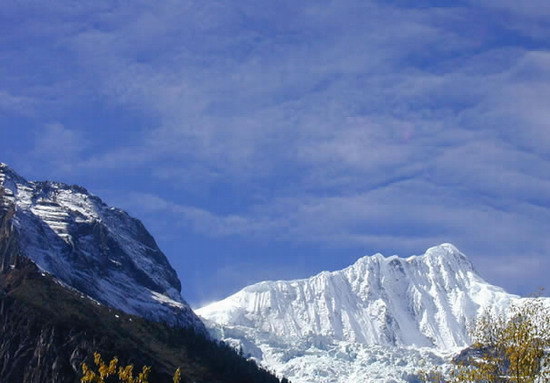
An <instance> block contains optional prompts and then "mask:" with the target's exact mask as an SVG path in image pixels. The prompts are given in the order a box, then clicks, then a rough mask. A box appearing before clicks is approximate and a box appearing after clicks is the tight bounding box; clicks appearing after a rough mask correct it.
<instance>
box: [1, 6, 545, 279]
mask: <svg viewBox="0 0 550 383" xmlns="http://www.w3.org/2000/svg"><path fill="white" fill-rule="evenodd" d="M545 4H546V3H545V1H544V0H541V1H533V2H529V3H526V2H522V3H520V2H517V1H507V0H502V1H500V0H499V1H493V0H483V1H475V2H474V1H471V2H460V3H456V4H454V6H452V7H443V6H441V4H437V3H436V2H434V4H433V5H432V6H428V5H426V4H424V5H423V6H419V5H418V4H413V3H410V4H404V3H403V2H381V1H354V0H344V1H321V2H303V3H300V2H298V3H297V2H291V1H282V2H281V1H280V2H277V3H276V4H275V3H273V4H272V3H269V2H262V1H260V2H258V1H244V2H242V1H241V2H238V3H235V2H229V1H218V2H215V3H207V2H193V1H168V2H163V3H162V4H155V6H151V5H149V4H148V3H146V2H136V3H134V4H133V5H132V6H131V7H130V6H128V7H122V6H109V7H107V6H101V5H97V4H91V5H84V4H83V3H79V4H78V5H75V4H73V2H59V3H57V5H56V6H51V7H48V9H47V10H45V9H43V8H41V11H44V12H46V13H47V15H48V17H47V19H48V22H40V23H37V22H30V23H29V25H28V27H23V26H21V27H19V26H13V30H14V33H15V35H16V36H19V39H20V41H21V42H24V43H25V44H23V45H25V46H28V47H32V49H30V48H29V50H28V51H25V52H24V53H23V54H20V55H18V56H16V58H12V56H13V54H12V51H11V50H7V51H0V58H2V59H3V60H0V62H2V63H3V65H4V67H6V68H7V69H6V70H7V72H8V73H17V74H18V76H19V77H17V76H11V77H10V78H12V79H15V80H11V81H8V82H6V88H5V90H3V93H0V106H2V105H5V106H6V107H10V108H18V107H20V106H21V102H22V100H26V99H27V98H28V99H33V100H38V101H37V103H36V104H35V108H36V112H35V115H36V116H40V117H41V118H44V119H45V120H44V121H59V124H55V125H49V126H47V127H45V128H43V125H44V121H41V122H40V123H39V124H38V123H37V124H38V125H39V126H41V128H40V129H38V130H37V131H38V132H39V134H37V135H36V136H35V143H34V145H35V146H34V147H33V148H29V152H30V153H32V155H31V157H30V158H33V159H36V158H41V159H43V160H44V161H45V162H46V163H49V164H53V165H55V166H56V167H58V168H59V169H60V171H65V172H73V174H74V172H75V171H76V170H80V171H82V172H105V173H108V174H111V173H113V174H115V173H116V174H118V175H119V176H124V175H123V174H122V173H125V172H127V171H129V170H135V171H136V172H139V173H140V174H141V175H142V177H143V178H144V179H143V182H141V183H137V182H134V183H132V184H131V185H132V187H134V188H136V189H137V190H129V188H130V187H128V188H124V189H123V190H121V191H120V192H119V193H120V194H121V195H124V198H120V201H121V203H122V205H124V206H126V207H128V208H130V209H134V211H136V212H139V214H145V215H151V214H153V213H159V214H160V213H162V214H163V215H164V214H167V215H170V216H171V217H172V218H173V219H174V220H175V222H177V223H178V226H177V227H178V229H177V230H180V231H186V232H187V231H191V232H194V233H200V235H203V236H207V237H211V238H216V239H219V238H228V237H231V238H240V239H242V241H243V243H247V242H246V241H247V240H248V239H250V238H254V239H255V240H257V241H264V242H267V241H279V242H286V243H295V242H300V243H309V244H316V246H317V248H318V247H322V246H334V247H339V248H344V247H345V246H346V244H351V243H353V244H355V247H354V249H358V248H361V249H365V251H376V250H378V249H386V250H387V251H390V252H398V253H401V254H403V255H406V254H408V253H411V252H419V251H421V250H422V249H423V248H424V247H428V246H431V245H433V244H434V243H436V242H444V241H454V242H457V244H458V245H459V246H460V245H462V246H463V247H465V250H467V251H470V252H471V253H474V254H479V256H480V259H483V260H484V259H485V258H483V256H484V255H487V258H486V259H490V256H493V255H498V256H501V257H505V258H506V257H512V256H515V255H516V254H523V257H524V258H529V259H531V260H533V259H535V260H538V259H540V257H541V256H540V254H544V253H548V252H549V251H550V244H549V243H548V242H547V241H546V240H545V234H544V233H545V232H547V231H548V229H549V227H548V224H547V222H549V219H548V218H549V216H550V211H549V207H550V201H549V199H548V198H549V197H548V196H549V195H550V193H549V192H550V179H549V177H548V174H550V164H549V158H548V153H549V150H550V129H548V121H549V120H550V115H549V108H548V107H547V100H548V99H550V69H549V68H550V65H549V64H550V45H549V43H548V41H550V40H548V29H547V25H548V21H549V12H550V10H549V8H548V6H546V5H545ZM13 7H16V6H15V5H11V6H10V8H8V9H7V10H6V12H8V13H9V11H10V9H12V8H13ZM16 8H17V7H16ZM16 11H17V12H19V10H18V9H15V8H13V9H12V12H13V13H15V12H16ZM31 13H32V12H31ZM44 40H45V41H47V42H48V43H47V44H43V41H44ZM60 47H63V48H62V49H61V48H60ZM47 52H54V53H53V54H52V56H53V57H54V58H53V59H51V60H49V59H48V57H49V56H48V54H47ZM14 57H15V56H14ZM37 57H41V58H42V59H43V62H40V61H39V60H37ZM4 58H5V60H4ZM35 63H38V64H39V65H38V67H39V68H40V73H42V75H39V76H37V77H38V79H39V80H36V79H35V78H34V77H32V76H30V75H28V74H25V75H22V74H21V71H20V70H19V68H21V67H24V68H26V69H27V71H25V73H34V72H33V70H31V69H34V65H35ZM60 63H61V64H60ZM0 65H2V64H0ZM16 86H20V89H17V88H16ZM14 95H17V96H14ZM33 102H34V101H33ZM88 104H90V105H88ZM82 110H84V111H87V114H86V116H87V118H88V119H89V120H90V121H91V122H85V121H83V120H84V118H82V117H81V116H80V111H82ZM67 111H69V112H67ZM96 112H100V113H96ZM112 116H126V117H128V116H130V117H128V119H127V120H124V121H122V123H121V121H120V120H121V119H120V117H118V118H114V117H112ZM104 125H105V126H104ZM103 126H104V130H105V131H107V130H108V131H115V132H117V134H113V135H112V136H113V137H115V138H116V139H113V140H111V139H106V138H105V137H106V136H105V134H91V133H90V131H91V129H92V128H91V127H93V128H94V129H95V130H97V131H99V130H100V129H99V128H98V127H103ZM67 127H69V128H67ZM35 130H36V129H35ZM109 137H111V136H109ZM60 143H61V144H60ZM56 147H57V148H59V147H62V148H65V149H64V150H54V149H55V148H56ZM130 173H131V171H130ZM156 182H159V183H161V184H163V185H168V186H166V187H165V189H166V190H159V188H156V189H155V187H154V186H151V185H152V184H154V183H156ZM136 185H138V186H136ZM167 190H168V191H167ZM129 192H132V193H133V194H131V198H126V197H127V194H128V193H129ZM152 219H153V218H152ZM173 230H174V233H177V230H176V229H173ZM481 233H482V234H481ZM525 243H528V244H529V246H528V248H527V249H525V246H524V245H523V244H525ZM243 246H246V245H243ZM506 259H509V258H506ZM530 262H531V261H530ZM481 263H483V264H484V265H488V262H485V261H483V262H481ZM529 264H531V263H529ZM482 267H483V268H484V269H486V271H487V272H488V273H489V275H491V278H493V279H494V280H498V281H505V279H506V278H508V274H507V273H508V271H506V270H509V269H506V268H490V267H488V266H482ZM533 273H534V274H533V275H535V274H536V273H535V272H534V271H533ZM537 275H538V274H537ZM536 278H539V277H536Z"/></svg>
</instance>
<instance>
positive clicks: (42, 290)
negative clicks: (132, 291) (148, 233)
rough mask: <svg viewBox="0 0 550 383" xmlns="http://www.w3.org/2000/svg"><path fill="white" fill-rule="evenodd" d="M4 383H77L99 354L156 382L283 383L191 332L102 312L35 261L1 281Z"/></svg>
mask: <svg viewBox="0 0 550 383" xmlns="http://www.w3.org/2000/svg"><path fill="white" fill-rule="evenodd" d="M0 331H1V336H0V381H1V382H2V383H44V382H55V383H77V382H79V381H80V376H81V363H82V362H83V361H85V362H86V363H88V364H89V365H93V361H92V360H91V359H92V356H93V353H94V352H100V353H102V354H103V356H104V357H105V358H106V359H107V358H109V359H110V358H111V357H113V356H114V355H117V356H118V357H119V359H120V362H121V364H124V365H126V364H134V365H135V366H136V369H141V366H143V365H149V366H152V375H151V379H150V381H151V382H155V383H163V382H172V379H171V376H172V374H173V372H174V371H175V369H176V368H177V367H180V368H181V371H182V378H183V379H182V382H197V383H206V382H208V383H280V382H279V379H277V378H276V377H274V376H272V375H271V374H269V373H268V372H266V371H264V370H261V369H259V368H258V367H257V366H256V365H255V364H254V363H251V362H249V361H246V360H245V359H243V358H242V357H240V356H239V355H238V354H237V353H236V352H235V351H234V350H233V349H231V348H229V347H227V346H224V345H220V344H216V343H214V342H212V341H211V339H209V338H207V337H206V336H205V335H204V334H203V333H201V332H197V331H195V330H194V328H192V327H187V328H185V329H182V328H178V327H171V326H169V325H166V324H164V323H158V322H153V321H148V320H145V319H143V318H141V317H138V316H133V315H128V314H125V313H123V312H121V311H118V310H115V309H112V308H109V307H107V306H104V305H101V304H98V303H97V302H96V301H94V300H92V299H90V298H88V297H87V296H85V295H83V294H81V293H79V292H77V291H75V290H73V289H70V288H68V287H67V286H65V285H63V284H60V283H59V281H58V280H57V279H56V278H54V277H52V276H51V275H49V274H46V273H44V272H41V271H40V270H38V268H37V267H36V266H35V265H34V264H33V263H32V261H30V260H29V259H28V258H22V259H20V262H19V263H18V265H17V267H15V268H10V270H7V271H4V272H2V273H0Z"/></svg>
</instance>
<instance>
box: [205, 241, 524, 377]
mask: <svg viewBox="0 0 550 383" xmlns="http://www.w3.org/2000/svg"><path fill="white" fill-rule="evenodd" d="M519 300H521V298H520V297H518V296H515V295H512V294H508V293H506V292H505V291H504V290H503V289H501V288H499V287H496V286H493V285H491V284H489V283H487V282H486V281H484V280H483V279H482V278H481V277H480V276H479V275H478V273H477V272H476V271H475V269H474V267H473V265H472V263H471V262H470V261H469V260H468V258H467V257H466V256H465V255H464V254H463V253H461V252H460V251H459V250H458V249H457V248H456V247H455V246H453V245H452V244H442V245H439V246H435V247H432V248H430V249H428V250H427V251H426V252H425V254H423V255H420V256H411V257H408V258H400V257H398V256H390V257H384V256H382V255H381V254H375V255H373V256H366V257H363V258H360V259H359V260H358V261H357V262H355V263H354V264H353V265H351V266H349V267H347V268H345V269H343V270H339V271H334V272H326V271H325V272H322V273H320V274H318V275H315V276H313V277H311V278H306V279H299V280H290V281H268V282H261V283H258V284H254V285H252V286H248V287H246V288H244V289H242V290H241V291H239V292H237V293H236V294H234V295H232V296H230V297H228V298H226V299H223V300H221V301H219V302H215V303H212V304H210V305H208V306H206V307H203V308H200V309H199V310H197V313H198V314H199V315H200V316H201V317H202V318H203V319H204V320H205V322H206V323H207V325H208V326H209V327H210V329H211V331H212V333H213V334H214V335H215V336H217V337H218V338H220V339H223V340H224V341H226V342H229V343H231V344H233V345H234V346H235V347H242V348H243V350H244V351H245V353H247V354H249V355H250V356H251V357H253V358H255V359H257V360H258V361H259V362H261V363H263V364H265V365H267V366H269V367H270V368H273V369H274V370H275V371H276V372H277V373H278V374H282V375H285V376H287V377H289V378H290V379H291V380H292V381H293V382H295V383H314V382H322V383H329V382H330V383H347V382H367V381H369V382H370V381H380V382H388V381H400V382H403V381H408V382H416V381H417V380H418V372H419V370H420V369H421V366H423V368H426V369H429V368H434V367H437V366H440V365H443V364H445V363H447V362H448V361H449V360H450V358H451V357H452V356H453V355H455V354H456V353H457V352H458V351H459V350H460V349H462V348H464V347H466V346H468V345H469V343H470V338H469V335H468V333H469V332H468V329H469V328H470V327H471V326H472V325H473V324H474V322H475V320H476V318H478V317H479V315H481V314H482V313H483V312H484V311H485V310H493V311H495V312H496V313H505V312H506V310H507V308H509V307H510V305H512V304H514V303H516V302H518V301H519Z"/></svg>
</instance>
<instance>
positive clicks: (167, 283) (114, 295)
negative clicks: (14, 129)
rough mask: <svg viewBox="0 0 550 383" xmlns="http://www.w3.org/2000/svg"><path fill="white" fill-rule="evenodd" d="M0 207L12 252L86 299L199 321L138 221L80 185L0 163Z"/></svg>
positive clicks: (177, 320)
mask: <svg viewBox="0 0 550 383" xmlns="http://www.w3.org/2000/svg"><path fill="white" fill-rule="evenodd" d="M0 206H5V207H6V206H11V207H12V208H11V210H12V211H13V212H14V213H13V217H9V227H7V228H6V230H12V229H13V231H14V232H15V236H16V237H17V240H18V248H19V252H20V253H21V254H22V255H23V256H25V257H27V258H29V259H31V260H32V261H33V262H34V263H36V265H37V266H38V267H40V268H41V269H42V270H44V271H46V272H48V273H50V274H52V275H53V276H55V277H56V278H58V279H59V280H60V281H62V282H63V283H65V284H67V285H69V286H71V287H72V288H75V289H77V290H79V291H81V292H83V293H84V294H86V295H88V296H90V297H92V298H93V299H95V300H97V301H99V302H102V303H104V304H106V305H109V306H112V307H115V308H117V309H120V310H122V311H125V312H127V313H130V314H136V315H140V316H143V317H145V318H148V319H152V320H156V321H163V322H168V323H171V324H175V325H183V326H187V325H192V326H195V327H197V328H200V329H202V328H203V326H202V323H201V322H200V320H199V319H198V318H197V317H196V315H195V314H194V313H193V312H192V310H191V308H190V307H189V306H188V305H187V303H186V302H185V301H184V300H183V298H182V297H181V295H180V290H181V284H180V281H179V279H178V277H177V275H176V272H175V271H174V269H173V268H172V267H171V266H170V264H169V262H168V260H167V259H166V257H165V255H164V254H163V253H162V252H161V250H160V249H159V248H158V246H157V244H156V242H155V240H154V239H153V237H152V236H151V235H150V234H149V233H148V232H147V230H146V229H145V227H144V226H143V224H142V223H141V222H140V221H138V220H137V219H135V218H132V217H130V216H129V215H128V214H127V213H126V212H124V211H122V210H119V209H116V208H113V207H109V206H107V205H106V204H105V203H104V202H103V201H102V200H101V199H100V198H98V197H96V196H94V195H92V194H90V193H89V192H88V191H87V190H86V189H85V188H83V187H80V186H76V185H67V184H63V183H59V182H49V181H46V182H29V181H27V180H25V179H24V178H23V177H21V176H19V175H18V174H17V173H15V172H14V171H13V170H11V169H10V168H9V167H8V166H7V165H5V164H2V165H1V166H0ZM7 211H8V210H7V209H3V210H2V209H0V223H3V222H5V221H6V220H5V219H4V217H5V216H6V212H7Z"/></svg>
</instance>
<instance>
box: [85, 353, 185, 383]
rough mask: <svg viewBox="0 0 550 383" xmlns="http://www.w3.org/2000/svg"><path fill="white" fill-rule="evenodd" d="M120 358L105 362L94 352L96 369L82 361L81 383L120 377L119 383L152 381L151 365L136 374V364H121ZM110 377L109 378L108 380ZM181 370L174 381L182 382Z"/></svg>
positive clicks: (101, 381) (176, 372)
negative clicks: (150, 379) (150, 375)
mask: <svg viewBox="0 0 550 383" xmlns="http://www.w3.org/2000/svg"><path fill="white" fill-rule="evenodd" d="M118 362H119V361H118V358H117V357H116V356H115V357H114V358H113V359H112V360H111V361H110V362H109V363H105V362H104V361H103V358H102V357H101V354H99V353H97V352H96V353H94V364H95V370H94V369H93V368H90V367H89V366H88V365H87V364H86V363H82V378H81V379H80V382H81V383H107V382H113V381H116V380H113V379H118V382H119V383H150V382H149V374H150V373H151V367H149V366H143V368H142V369H141V371H140V372H138V373H137V375H134V366H133V365H132V364H129V365H127V366H119V365H118ZM107 379H109V380H107ZM180 381H181V371H180V369H179V368H178V369H177V370H176V371H175V373H174V377H173V382H174V383H180Z"/></svg>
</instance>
